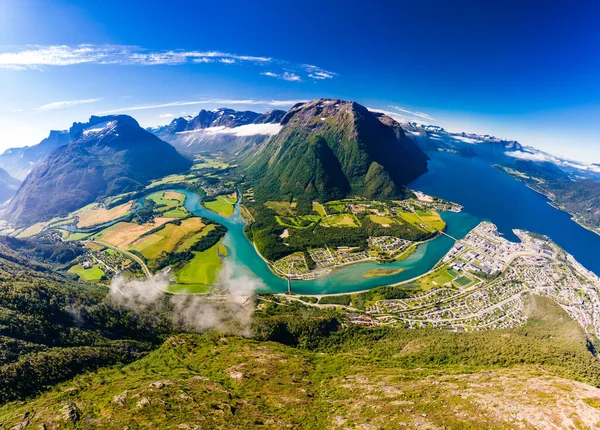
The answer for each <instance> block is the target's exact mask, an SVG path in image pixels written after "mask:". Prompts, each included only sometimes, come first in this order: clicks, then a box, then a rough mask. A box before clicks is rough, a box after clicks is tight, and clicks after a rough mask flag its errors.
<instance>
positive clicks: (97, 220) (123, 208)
mask: <svg viewBox="0 0 600 430" xmlns="http://www.w3.org/2000/svg"><path fill="white" fill-rule="evenodd" d="M132 205H133V202H127V203H123V204H122V205H118V206H115V207H114V208H111V209H106V208H101V207H97V208H91V209H86V210H84V211H83V212H80V213H79V215H78V217H79V221H78V222H77V227H78V228H86V227H92V226H95V225H99V224H104V223H107V222H109V221H113V220H115V219H117V218H121V217H123V216H125V215H127V214H128V213H129V212H130V211H131V207H132Z"/></svg>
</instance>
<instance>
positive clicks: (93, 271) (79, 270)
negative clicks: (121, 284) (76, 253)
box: [68, 264, 104, 281]
mask: <svg viewBox="0 0 600 430" xmlns="http://www.w3.org/2000/svg"><path fill="white" fill-rule="evenodd" d="M68 272H69V273H74V274H75V275H78V276H79V277H80V278H81V279H83V280H84V281H98V280H100V279H101V278H102V276H104V272H103V271H102V269H101V268H100V267H99V266H93V267H90V268H89V269H84V268H83V266H82V265H81V264H77V265H75V266H73V267H71V268H70V269H69V270H68Z"/></svg>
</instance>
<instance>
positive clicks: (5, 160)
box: [0, 130, 72, 180]
mask: <svg viewBox="0 0 600 430" xmlns="http://www.w3.org/2000/svg"><path fill="white" fill-rule="evenodd" d="M71 141H72V136H71V134H70V133H69V131H68V130H63V131H56V130H52V131H51V132H50V134H49V135H48V137H47V138H45V139H44V140H42V141H41V142H40V143H38V144H37V145H33V146H25V147H22V148H10V149H7V150H6V151H4V152H3V153H2V154H1V155H0V168H2V169H4V170H6V171H7V172H8V173H9V174H10V175H11V176H13V177H15V178H18V179H20V180H23V179H25V177H26V176H27V174H28V173H29V172H30V171H31V169H33V167H34V166H35V165H36V164H38V163H40V162H41V161H43V160H45V159H46V157H47V156H48V155H50V153H52V151H54V150H55V149H56V148H60V147H61V146H64V145H68V144H69V143H71Z"/></svg>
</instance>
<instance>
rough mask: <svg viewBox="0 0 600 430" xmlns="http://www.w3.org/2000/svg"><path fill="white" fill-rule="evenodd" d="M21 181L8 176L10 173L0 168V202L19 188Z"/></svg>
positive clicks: (8, 197)
mask: <svg viewBox="0 0 600 430" xmlns="http://www.w3.org/2000/svg"><path fill="white" fill-rule="evenodd" d="M20 184H21V181H19V180H18V179H16V178H13V177H12V176H10V174H9V173H8V172H7V171H6V170H4V169H2V168H0V203H4V202H5V201H7V200H8V199H10V198H11V197H12V196H14V195H15V193H16V192H17V190H18V189H19V185H20Z"/></svg>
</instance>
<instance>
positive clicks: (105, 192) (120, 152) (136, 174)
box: [7, 115, 192, 225]
mask: <svg viewBox="0 0 600 430" xmlns="http://www.w3.org/2000/svg"><path fill="white" fill-rule="evenodd" d="M70 133H71V135H72V136H73V142H72V143H69V144H68V145H66V146H63V147H61V148H58V149H57V150H55V151H54V152H52V153H51V154H50V155H49V156H48V158H46V159H45V160H44V161H43V162H42V163H40V164H38V165H37V166H36V167H35V168H34V169H33V170H32V171H31V173H30V174H29V175H28V176H27V178H26V179H25V181H24V182H23V184H22V185H21V187H20V188H19V191H18V192H17V195H16V196H15V197H14V198H13V199H12V200H11V202H10V204H9V206H8V209H7V215H8V218H9V219H10V220H11V221H13V222H14V223H16V224H18V225H27V224H33V223H35V222H37V221H46V220H48V219H51V218H53V217H56V216H65V215H66V214H68V213H69V212H71V211H73V210H75V209H78V208H81V207H83V206H85V205H86V204H88V203H91V202H94V201H95V200H96V199H97V198H99V197H103V196H109V195H116V194H119V193H123V192H128V191H134V190H137V189H140V188H143V186H144V185H145V184H147V183H148V182H149V181H150V180H152V179H154V178H159V177H163V176H166V175H169V174H172V173H179V172H182V171H185V170H188V169H189V168H190V167H191V166H192V162H191V161H189V160H188V159H186V158H184V157H183V156H181V155H180V154H179V153H177V151H176V150H175V148H173V147H172V146H171V145H169V144H168V143H166V142H163V141H162V140H160V139H159V138H158V137H156V136H154V135H153V134H151V133H149V132H147V131H146V130H144V129H142V128H141V127H140V126H139V124H138V123H137V121H135V120H134V119H133V118H131V117H129V116H125V115H118V116H107V117H92V118H90V121H89V122H88V123H86V124H81V123H77V124H74V125H73V127H71V131H70Z"/></svg>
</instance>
